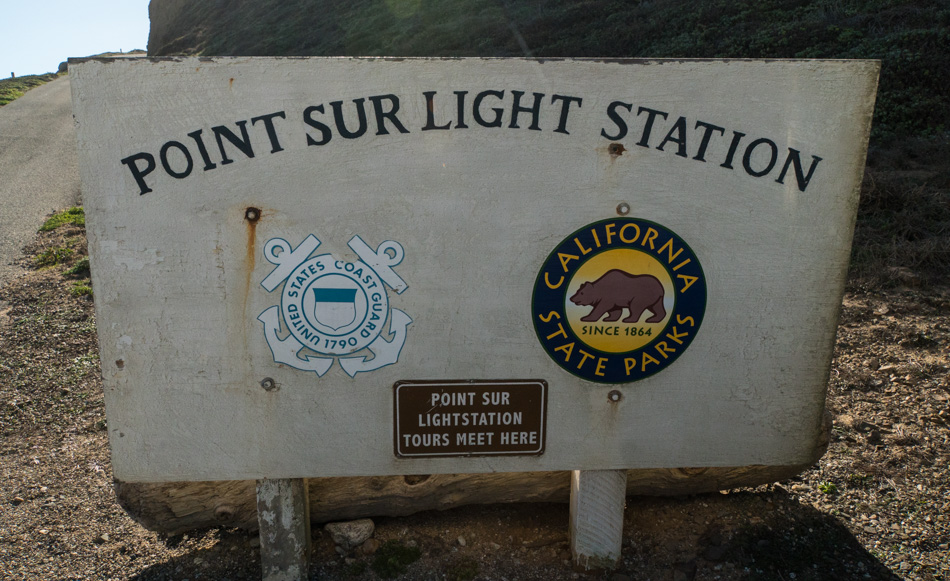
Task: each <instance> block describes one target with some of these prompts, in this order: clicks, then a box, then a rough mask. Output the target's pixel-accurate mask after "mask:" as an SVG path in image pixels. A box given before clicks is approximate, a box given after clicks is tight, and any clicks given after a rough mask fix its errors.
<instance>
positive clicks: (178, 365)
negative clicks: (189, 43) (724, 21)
mask: <svg viewBox="0 0 950 581" xmlns="http://www.w3.org/2000/svg"><path fill="white" fill-rule="evenodd" d="M877 74H878V64H877V63H872V62H864V61H768V62H761V61H759V62H756V61H668V60H649V61H648V60H617V61H594V60H551V61H547V60H546V61H532V60H518V59H445V60H443V59H349V58H283V59H279V58H212V59H208V58H200V59H199V58H174V59H161V60H148V59H141V60H136V59H122V60H118V61H108V60H85V61H81V62H80V61H76V62H73V63H71V65H70V76H71V77H72V87H73V99H74V113H75V117H76V120H77V126H78V141H79V153H80V162H81V172H82V183H83V199H84V203H85V206H86V211H87V216H88V222H87V228H88V234H89V244H90V254H91V260H92V272H93V286H94V288H95V300H96V307H97V321H98V327H99V337H100V344H101V356H102V373H103V378H104V385H105V395H106V406H107V413H108V422H109V434H110V441H111V444H112V452H113V466H114V470H115V476H116V478H118V479H120V480H123V481H127V482H150V481H169V480H235V479H261V478H302V477H311V476H354V475H387V474H438V473H465V472H492V471H536V470H607V469H622V468H663V467H691V466H746V465H754V464H758V465H792V464H796V463H801V462H804V461H807V459H808V458H810V457H811V455H812V452H813V450H814V448H815V447H816V445H817V438H818V434H819V429H820V424H821V415H822V410H823V405H824V396H825V387H826V382H827V377H828V372H829V368H830V361H831V354H832V345H833V340H834V335H835V327H836V319H837V312H838V306H839V303H840V299H841V294H842V290H843V284H844V280H845V274H846V270H847V265H848V259H849V253H850V244H851V236H852V229H853V223H854V218H855V212H856V207H857V201H858V189H859V184H860V180H861V175H862V170H863V165H864V155H865V151H866V145H867V136H868V130H869V126H870V119H871V112H872V108H873V102H874V95H875V89H876V83H877Z"/></svg>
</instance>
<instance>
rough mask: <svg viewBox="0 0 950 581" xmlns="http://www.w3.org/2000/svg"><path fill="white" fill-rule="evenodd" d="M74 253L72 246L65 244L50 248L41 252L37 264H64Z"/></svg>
mask: <svg viewBox="0 0 950 581" xmlns="http://www.w3.org/2000/svg"><path fill="white" fill-rule="evenodd" d="M72 255H73V249H72V248H66V247H65V246H57V247H56V248H48V249H46V250H44V251H43V252H40V253H39V254H38V255H37V257H36V259H35V260H36V266H39V267H44V266H56V265H57V264H62V263H63V262H66V261H67V260H69V259H70V257H72Z"/></svg>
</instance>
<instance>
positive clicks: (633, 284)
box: [571, 269, 666, 323]
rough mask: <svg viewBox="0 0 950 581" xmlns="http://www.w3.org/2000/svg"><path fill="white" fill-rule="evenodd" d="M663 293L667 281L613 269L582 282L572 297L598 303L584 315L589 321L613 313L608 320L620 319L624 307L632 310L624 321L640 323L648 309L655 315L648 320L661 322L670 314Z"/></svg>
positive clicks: (584, 303) (582, 302) (578, 302)
mask: <svg viewBox="0 0 950 581" xmlns="http://www.w3.org/2000/svg"><path fill="white" fill-rule="evenodd" d="M663 295H664V291H663V284H662V283H661V282H660V281H659V279H657V278H656V277H655V276H652V275H649V274H639V275H638V274H630V273H628V272H624V271H622V270H617V269H613V270H609V271H607V272H606V273H604V275H603V276H601V277H600V278H598V279H597V280H595V281H593V282H585V283H584V284H582V285H581V287H580V288H579V289H577V292H576V293H574V296H572V297H571V302H572V303H574V304H575V305H581V306H585V307H586V306H592V307H594V309H593V310H592V311H591V312H590V314H588V315H587V316H585V317H582V318H581V320H582V321H585V322H588V323H591V322H595V321H599V320H600V318H601V317H603V316H604V314H609V316H608V317H607V318H606V319H604V322H605V323H606V322H611V321H616V320H617V319H619V318H620V316H621V315H622V314H623V310H624V309H629V310H630V316H629V317H627V318H626V319H624V320H623V322H624V323H638V322H639V321H640V317H641V316H643V312H644V311H647V310H649V311H650V312H652V313H653V316H652V317H650V318H649V319H647V320H646V322H647V323H659V322H660V321H662V320H663V319H664V318H665V317H666V309H665V308H664V307H663Z"/></svg>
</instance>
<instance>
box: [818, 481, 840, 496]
mask: <svg viewBox="0 0 950 581" xmlns="http://www.w3.org/2000/svg"><path fill="white" fill-rule="evenodd" d="M818 490H820V491H821V492H822V493H823V494H838V486H837V485H836V484H835V483H834V482H821V483H819V484H818Z"/></svg>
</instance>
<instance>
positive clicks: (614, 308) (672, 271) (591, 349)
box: [532, 218, 706, 383]
mask: <svg viewBox="0 0 950 581" xmlns="http://www.w3.org/2000/svg"><path fill="white" fill-rule="evenodd" d="M705 311H706V280H705V277H704V276H703V269H702V266H701V265H700V263H699V259H698V258H697V257H696V255H695V254H694V253H693V251H692V249H691V248H690V247H689V246H688V245H687V244H686V242H684V241H683V239H681V238H680V237H679V236H677V235H676V234H675V233H674V232H672V231H670V230H669V229H667V228H665V227H663V226H661V225H659V224H656V223H654V222H649V221H647V220H642V219H638V218H617V219H613V220H604V221H601V222H596V223H594V224H590V225H588V226H585V227H583V228H581V229H580V230H578V231H576V232H574V233H573V234H571V235H570V236H568V237H566V238H565V239H564V240H563V241H562V242H561V243H560V244H559V245H558V246H557V248H555V249H554V251H553V252H551V254H550V256H548V258H547V260H546V261H545V262H544V265H543V266H542V268H541V271H540V273H539V274H538V278H537V281H536V282H535V285H534V300H533V305H532V318H533V320H534V328H535V331H536V332H537V335H538V339H539V341H540V342H541V345H542V346H543V348H544V350H545V351H546V352H547V353H548V355H549V356H550V357H551V358H552V359H553V360H554V361H555V362H556V363H557V364H558V365H560V366H561V367H562V368H563V369H565V370H566V371H568V372H570V373H572V374H574V375H576V376H578V377H580V378H582V379H587V380H589V381H595V382H598V383H626V382H631V381H637V380H639V379H644V378H646V377H649V376H651V375H653V374H655V373H657V372H659V371H661V370H662V369H664V368H666V367H667V366H668V365H670V364H671V363H673V361H675V360H676V359H677V358H678V357H679V356H680V355H682V353H683V352H684V351H685V350H686V349H687V348H688V347H689V345H690V343H692V341H693V338H694V337H695V336H696V333H697V331H699V326H700V324H701V323H702V321H703V314H704V313H705Z"/></svg>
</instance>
